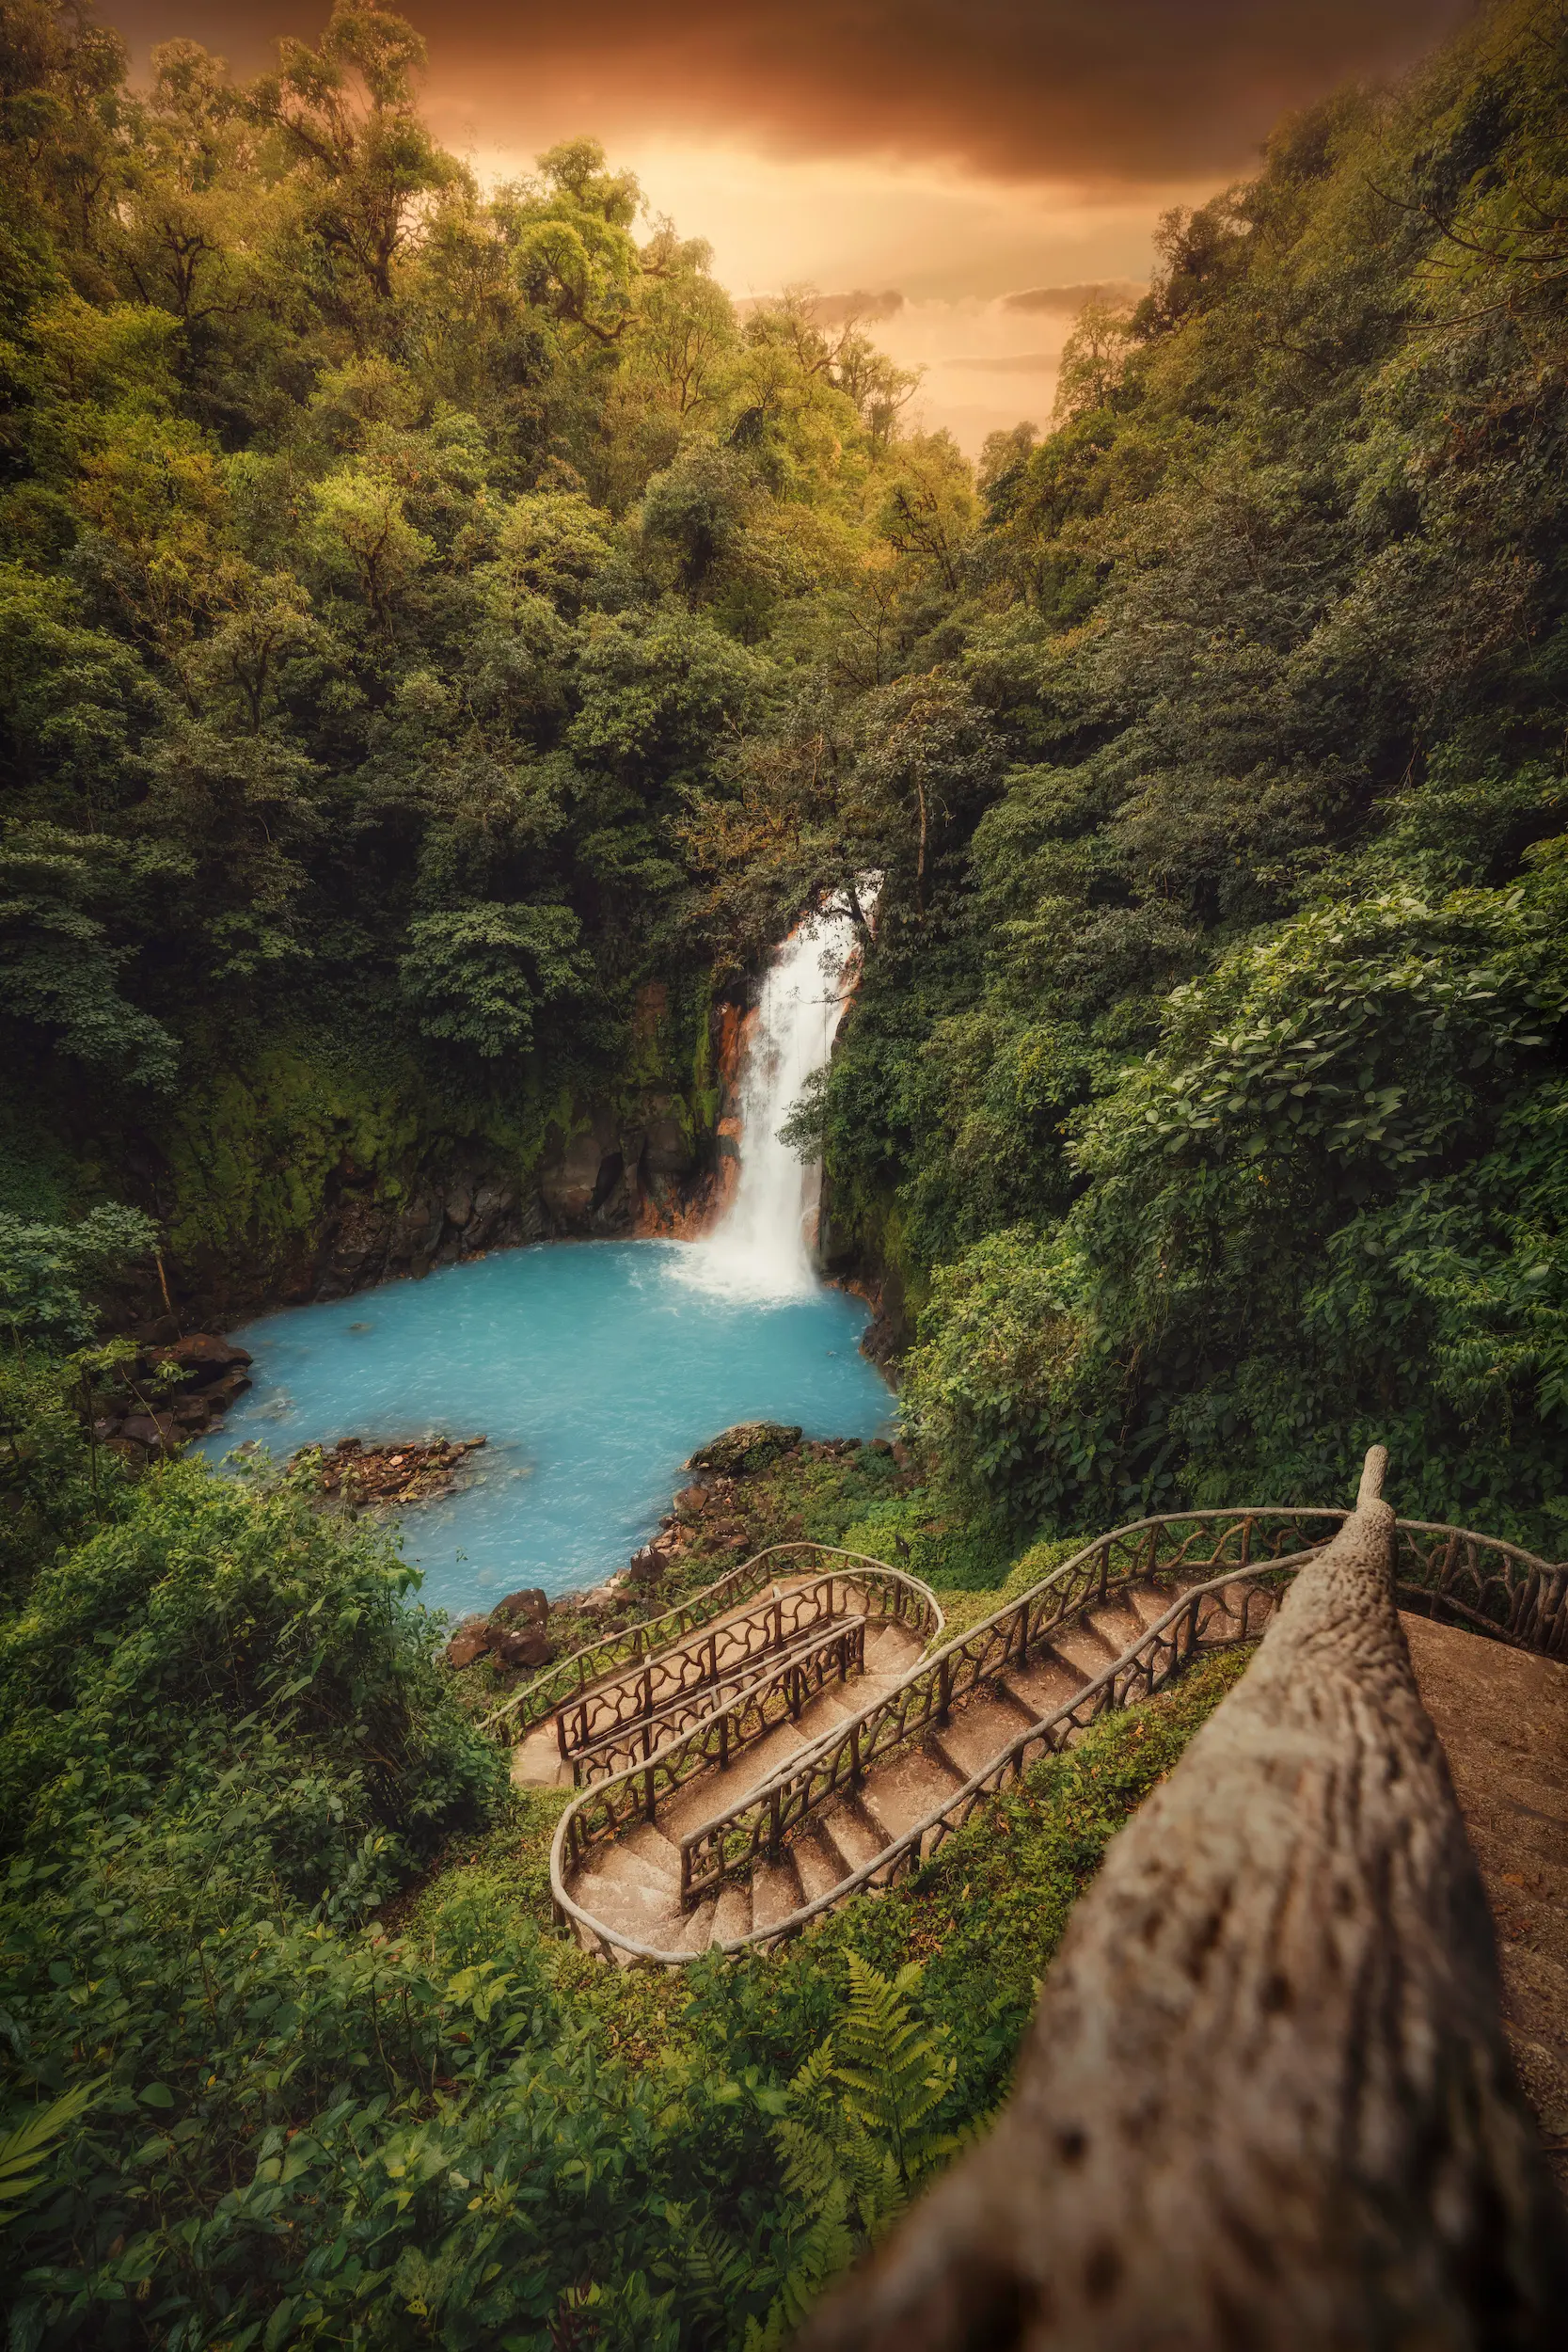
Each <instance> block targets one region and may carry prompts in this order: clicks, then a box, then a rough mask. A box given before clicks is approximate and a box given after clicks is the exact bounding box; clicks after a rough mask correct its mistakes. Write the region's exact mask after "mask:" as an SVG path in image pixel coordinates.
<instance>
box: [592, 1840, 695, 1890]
mask: <svg viewBox="0 0 1568 2352" xmlns="http://www.w3.org/2000/svg"><path fill="white" fill-rule="evenodd" d="M678 1875H679V1874H678V1869H677V1871H676V1872H674V1873H672V1872H671V1871H669V1870H667V1869H665V1868H664V1867H662V1866H661V1865H660V1864H658V1863H657V1862H650V1861H648V1860H647V1859H646V1857H645V1856H643V1855H642V1854H640V1853H634V1852H633V1851H631V1848H630V1847H629V1846H627V1845H626V1844H625V1843H624V1842H622V1841H621V1840H619V1839H618V1840H616V1841H615V1842H614V1843H612V1844H608V1845H604V1846H599V1847H596V1848H595V1849H594V1852H593V1854H592V1856H591V1858H590V1859H589V1861H588V1862H586V1863H585V1864H584V1866H583V1867H582V1868H581V1870H579V1871H578V1874H577V1876H578V1883H579V1884H581V1885H584V1886H598V1885H601V1884H606V1883H608V1884H612V1885H616V1886H636V1887H645V1888H648V1889H650V1890H652V1891H653V1892H654V1893H656V1894H659V1895H662V1894H663V1892H664V1890H665V1888H666V1887H667V1886H668V1885H669V1884H670V1883H671V1879H672V1876H675V1877H678Z"/></svg>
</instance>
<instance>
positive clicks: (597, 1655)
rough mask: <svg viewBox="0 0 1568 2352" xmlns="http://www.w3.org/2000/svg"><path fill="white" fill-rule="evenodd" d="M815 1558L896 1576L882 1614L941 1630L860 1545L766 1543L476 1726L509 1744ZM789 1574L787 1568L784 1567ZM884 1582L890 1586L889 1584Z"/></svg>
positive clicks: (916, 1592) (915, 1592) (938, 1615)
mask: <svg viewBox="0 0 1568 2352" xmlns="http://www.w3.org/2000/svg"><path fill="white" fill-rule="evenodd" d="M804 1554H810V1555H811V1556H812V1557H813V1558H817V1559H828V1560H847V1561H850V1562H855V1563H858V1564H859V1565H861V1566H862V1567H865V1568H869V1569H874V1570H875V1571H876V1572H877V1574H878V1575H879V1576H880V1577H883V1578H893V1579H894V1580H895V1582H896V1583H897V1585H898V1586H899V1588H900V1589H901V1591H902V1593H903V1596H904V1597H903V1598H902V1599H901V1600H899V1601H898V1602H897V1603H896V1605H895V1607H894V1608H893V1609H892V1610H891V1611H890V1610H888V1609H886V1608H879V1607H877V1606H875V1605H874V1606H873V1614H874V1615H875V1616H877V1617H878V1618H880V1617H882V1616H884V1615H887V1614H890V1613H891V1614H893V1615H894V1616H895V1618H896V1620H897V1622H898V1623H899V1624H907V1625H910V1626H911V1627H914V1628H915V1629H917V1630H919V1631H920V1633H921V1638H922V1640H923V1641H933V1640H935V1638H936V1637H937V1635H939V1634H940V1633H941V1631H942V1624H943V1618H942V1610H941V1608H940V1607H939V1605H938V1603H937V1601H936V1598H935V1597H934V1595H933V1594H932V1593H931V1591H930V1588H929V1587H928V1586H927V1585H925V1584H922V1583H921V1582H920V1581H919V1579H918V1578H917V1577H910V1576H903V1575H901V1574H900V1573H899V1571H898V1570H896V1569H894V1568H890V1567H888V1566H887V1565H886V1564H885V1563H884V1562H882V1561H880V1560H868V1559H866V1558H865V1556H864V1554H863V1553H862V1552H858V1551H845V1550H844V1549H842V1548H841V1547H840V1546H839V1545H837V1544H816V1543H809V1542H795V1543H787V1544H769V1545H768V1548H767V1549H766V1550H763V1551H759V1552H756V1553H754V1554H753V1555H752V1558H751V1559H750V1560H743V1561H742V1562H741V1564H740V1565H739V1566H738V1567H736V1568H732V1569H731V1570H730V1571H729V1573H728V1575H727V1576H721V1578H720V1579H719V1581H718V1582H717V1583H714V1584H705V1586H704V1587H703V1589H702V1591H701V1592H698V1593H693V1594H691V1595H690V1597H689V1598H688V1599H686V1600H683V1601H682V1602H681V1603H680V1605H679V1607H678V1608H675V1609H668V1610H666V1611H665V1613H664V1614H663V1616H661V1617H650V1618H649V1619H648V1620H647V1622H646V1623H645V1624H643V1625H634V1626H629V1627H628V1628H627V1629H626V1631H625V1632H624V1633H612V1634H607V1635H606V1637H605V1639H604V1640H603V1641H600V1642H590V1643H587V1644H586V1645H584V1647H583V1648H581V1649H577V1650H572V1651H571V1652H569V1654H568V1655H567V1656H566V1657H564V1658H558V1659H557V1660H556V1661H555V1663H554V1664H553V1665H552V1666H548V1667H546V1669H545V1671H544V1673H542V1674H539V1675H536V1676H535V1677H534V1678H533V1680H532V1681H531V1682H530V1683H527V1684H525V1685H524V1687H523V1689H522V1690H520V1691H515V1692H513V1694H512V1696H511V1697H510V1698H508V1699H503V1700H502V1702H501V1704H500V1706H499V1707H497V1708H492V1710H491V1712H490V1713H489V1714H488V1715H484V1716H482V1717H481V1719H480V1724H479V1728H480V1729H481V1730H482V1731H485V1732H488V1733H489V1735H490V1737H491V1738H492V1739H494V1740H499V1741H500V1742H501V1743H502V1745H504V1746H508V1747H510V1746H511V1745H512V1744H513V1742H514V1741H515V1740H517V1739H519V1738H520V1737H521V1736H522V1735H523V1734H524V1733H525V1732H527V1731H530V1730H531V1729H532V1727H533V1725H534V1724H542V1723H543V1722H544V1721H545V1719H546V1716H548V1715H553V1714H555V1713H557V1712H558V1710H560V1709H561V1708H568V1707H570V1706H571V1704H572V1702H573V1701H574V1700H575V1699H578V1698H579V1697H580V1696H581V1695H582V1694H583V1693H584V1692H587V1691H588V1690H589V1689H590V1688H591V1687H594V1686H596V1685H598V1684H600V1683H602V1682H603V1681H605V1680H606V1679H607V1678H608V1677H610V1676H612V1675H613V1674H614V1673H615V1672H616V1669H617V1668H618V1667H624V1666H628V1665H634V1664H638V1663H640V1662H641V1661H642V1660H644V1659H647V1658H651V1657H653V1656H654V1654H655V1653H656V1652H657V1651H662V1650H667V1649H669V1648H671V1647H672V1646H673V1645H674V1644H675V1643H677V1642H679V1641H680V1640H681V1638H682V1636H683V1635H685V1634H688V1633H694V1632H697V1631H698V1630H700V1629H701V1628H702V1627H704V1626H705V1625H710V1624H711V1623H712V1621H713V1620H714V1618H715V1617H721V1616H723V1615H724V1614H725V1613H726V1612H727V1611H729V1610H731V1609H738V1608H739V1606H740V1604H741V1603H742V1602H743V1601H747V1600H750V1599H751V1597H752V1594H753V1593H759V1592H761V1590H762V1588H763V1586H764V1585H766V1584H770V1583H771V1582H772V1581H773V1580H774V1579H775V1577H777V1576H778V1575H779V1574H780V1571H781V1565H782V1564H783V1563H784V1562H785V1561H788V1560H792V1559H794V1558H796V1557H797V1556H800V1555H804ZM785 1572H786V1573H787V1571H785ZM884 1589H886V1588H885V1587H884Z"/></svg>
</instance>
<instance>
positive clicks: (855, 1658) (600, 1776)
mask: <svg viewBox="0 0 1568 2352" xmlns="http://www.w3.org/2000/svg"><path fill="white" fill-rule="evenodd" d="M823 1659H826V1660H827V1661H829V1662H830V1663H831V1664H832V1665H833V1666H834V1667H835V1668H836V1670H837V1675H838V1679H839V1680H840V1681H841V1682H842V1681H844V1680H845V1679H846V1678H847V1677H848V1676H849V1675H851V1674H861V1673H863V1671H864V1668H865V1619H864V1617H863V1616H849V1615H847V1614H846V1613H844V1612H843V1611H842V1610H840V1611H838V1612H836V1613H824V1614H823V1616H822V1617H821V1618H820V1620H819V1621H817V1622H816V1624H814V1625H813V1626H812V1627H811V1628H810V1629H808V1630H807V1631H805V1632H803V1633H797V1634H796V1635H795V1636H794V1638H793V1639H792V1640H790V1641H788V1642H786V1643H784V1645H782V1646H781V1647H777V1648H776V1647H775V1646H774V1645H772V1644H771V1643H769V1644H768V1647H767V1648H766V1649H765V1650H762V1651H760V1652H752V1653H751V1654H750V1655H748V1656H746V1657H744V1658H742V1659H741V1660H740V1661H738V1662H737V1663H736V1666H735V1668H734V1669H733V1670H732V1671H731V1672H730V1673H728V1674H726V1675H724V1676H722V1677H720V1678H718V1679H717V1680H712V1681H710V1680H708V1679H707V1678H706V1677H705V1678H704V1680H703V1681H702V1682H700V1683H694V1684H692V1685H690V1686H689V1687H688V1688H687V1689H685V1690H683V1691H681V1692H679V1693H678V1694H677V1696H676V1697H674V1698H673V1699H671V1700H669V1701H668V1702H667V1703H666V1704H665V1705H664V1706H663V1707H661V1708H657V1709H656V1710H655V1711H654V1712H653V1713H652V1714H648V1715H641V1716H637V1717H634V1718H630V1719H627V1720H626V1721H625V1722H623V1723H619V1724H617V1725H616V1726H615V1728H614V1729H613V1730H612V1731H610V1732H609V1733H608V1734H607V1735H606V1736H605V1737H604V1738H603V1739H602V1740H597V1741H596V1742H595V1743H594V1745H593V1746H592V1747H586V1748H580V1749H579V1750H578V1753H577V1754H576V1755H575V1756H573V1758H572V1780H573V1785H574V1786H575V1787H576V1788H591V1787H592V1786H593V1784H594V1782H595V1781H600V1780H610V1779H613V1778H614V1776H615V1774H616V1773H617V1772H628V1771H629V1770H630V1769H631V1768H632V1766H633V1765H635V1764H639V1763H641V1764H646V1763H647V1762H649V1760H650V1759H651V1758H652V1756H654V1755H655V1753H656V1751H657V1749H659V1748H661V1747H663V1746H665V1745H666V1744H667V1743H668V1742H669V1741H671V1740H678V1739H679V1738H680V1736H681V1734H682V1733H683V1732H687V1731H689V1730H690V1729H691V1727H692V1725H693V1724H699V1723H701V1722H702V1721H703V1720H704V1718H705V1716H708V1715H711V1714H713V1713H714V1712H715V1710H716V1709H718V1708H728V1707H731V1706H733V1705H734V1703H735V1702H736V1700H737V1699H741V1698H744V1697H745V1696H747V1695H748V1693H750V1692H756V1691H759V1690H760V1689H761V1687H762V1685H763V1684H765V1683H766V1684H768V1687H769V1688H770V1689H771V1688H774V1687H776V1688H778V1689H779V1690H781V1691H783V1692H784V1693H785V1696H786V1703H787V1704H788V1706H789V1708H790V1711H791V1712H792V1713H793V1714H795V1715H797V1716H798V1715H799V1713H800V1708H801V1707H802V1706H803V1704H804V1703H805V1700H806V1698H807V1696H809V1695H810V1694H811V1693H812V1692H814V1691H815V1690H816V1689H817V1688H819V1687H820V1684H819V1683H816V1682H814V1681H813V1679H812V1677H813V1676H814V1675H815V1674H816V1668H817V1664H818V1661H820V1660H823ZM732 1752H733V1751H732Z"/></svg>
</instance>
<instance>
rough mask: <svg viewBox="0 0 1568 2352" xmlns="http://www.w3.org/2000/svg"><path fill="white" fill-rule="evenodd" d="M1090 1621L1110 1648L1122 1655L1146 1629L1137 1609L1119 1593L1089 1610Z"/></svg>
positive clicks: (1118, 1655)
mask: <svg viewBox="0 0 1568 2352" xmlns="http://www.w3.org/2000/svg"><path fill="white" fill-rule="evenodd" d="M1089 1623H1090V1625H1092V1626H1093V1628H1094V1629H1095V1631H1096V1632H1097V1633H1098V1634H1099V1636H1100V1638H1101V1641H1102V1642H1103V1643H1104V1644H1105V1645H1106V1647H1107V1648H1108V1649H1111V1650H1113V1651H1114V1652H1115V1653H1116V1655H1117V1657H1118V1658H1119V1657H1120V1656H1121V1655H1122V1653H1123V1651H1125V1650H1130V1649H1131V1648H1132V1645H1133V1643H1134V1642H1136V1641H1137V1640H1139V1639H1140V1637H1141V1636H1142V1634H1143V1631H1144V1621H1143V1619H1142V1618H1141V1617H1140V1616H1139V1614H1138V1613H1137V1611H1136V1610H1135V1609H1133V1608H1132V1605H1131V1603H1130V1602H1128V1601H1126V1600H1125V1599H1124V1598H1123V1597H1122V1595H1121V1594H1119V1593H1117V1595H1116V1596H1115V1597H1113V1598H1112V1599H1110V1600H1102V1601H1101V1602H1100V1603H1099V1604H1098V1605H1097V1606H1096V1607H1095V1608H1093V1609H1091V1610H1090V1612H1089Z"/></svg>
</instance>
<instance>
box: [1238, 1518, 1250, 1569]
mask: <svg viewBox="0 0 1568 2352" xmlns="http://www.w3.org/2000/svg"><path fill="white" fill-rule="evenodd" d="M1240 1565H1241V1566H1242V1567H1243V1568H1250V1567H1251V1565H1252V1514H1251V1512H1250V1511H1249V1512H1248V1513H1247V1516H1246V1518H1244V1519H1243V1521H1242V1557H1241V1561H1240Z"/></svg>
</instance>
